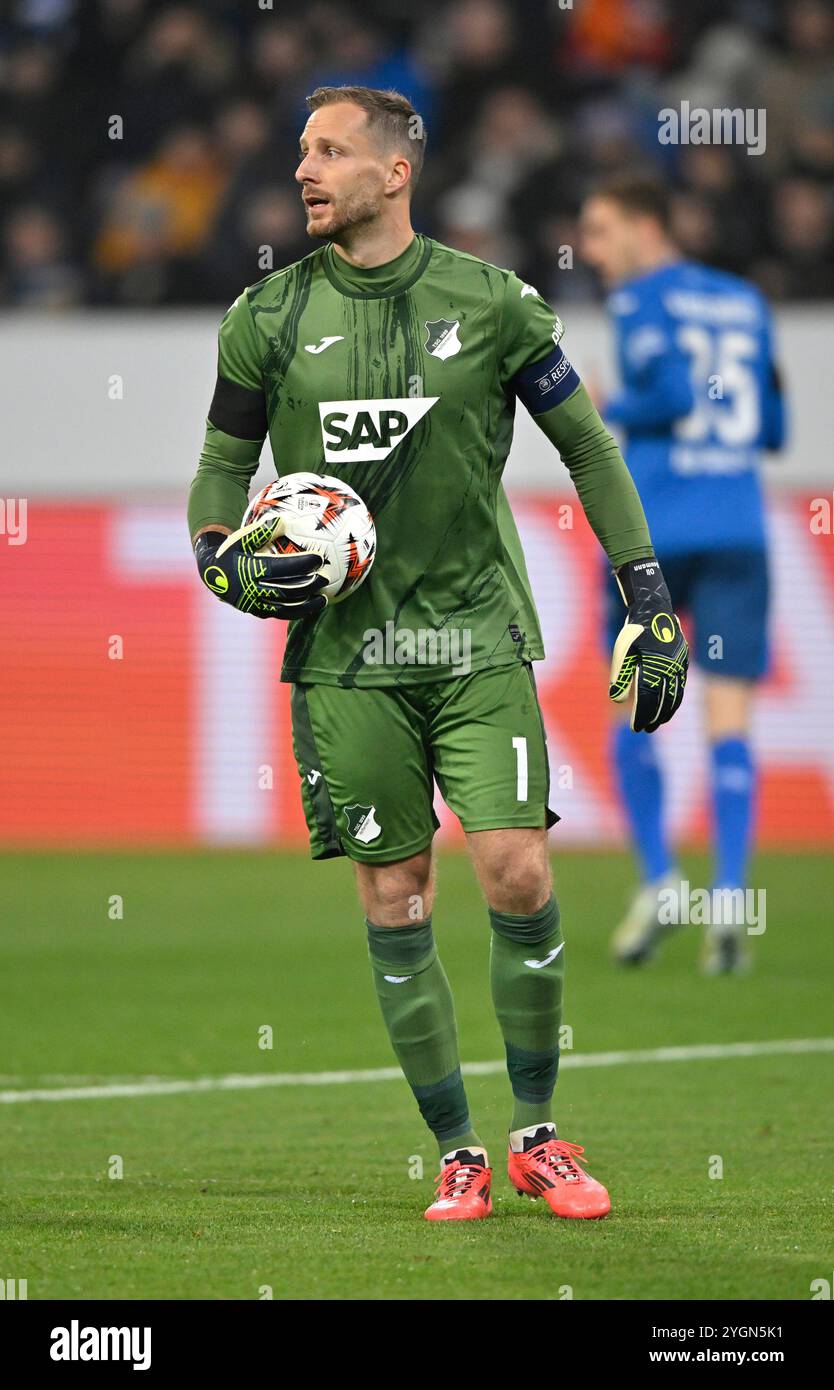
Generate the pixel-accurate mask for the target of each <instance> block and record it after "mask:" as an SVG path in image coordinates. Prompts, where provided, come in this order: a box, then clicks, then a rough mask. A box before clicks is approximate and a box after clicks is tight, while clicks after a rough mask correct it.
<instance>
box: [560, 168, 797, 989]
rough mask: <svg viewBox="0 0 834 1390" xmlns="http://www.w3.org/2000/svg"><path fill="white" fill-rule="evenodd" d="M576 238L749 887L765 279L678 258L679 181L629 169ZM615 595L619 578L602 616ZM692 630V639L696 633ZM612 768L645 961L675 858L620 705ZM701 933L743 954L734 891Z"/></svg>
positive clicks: (764, 582) (761, 548) (724, 851)
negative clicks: (607, 339)
mask: <svg viewBox="0 0 834 1390" xmlns="http://www.w3.org/2000/svg"><path fill="white" fill-rule="evenodd" d="M581 237H582V254H583V256H584V258H585V259H586V260H587V261H588V262H589V263H590V264H591V265H593V266H594V267H595V268H596V270H597V271H598V272H599V274H600V275H601V278H602V279H603V281H604V283H605V284H606V286H607V287H608V288H609V289H610V291H611V293H610V295H609V298H608V303H607V307H608V311H609V313H610V315H611V319H612V322H613V325H614V330H615V333H616V344H617V359H618V368H619V374H620V381H621V385H620V389H619V390H618V391H616V392H615V394H614V395H612V396H611V397H610V398H609V399H608V400H607V401H604V402H602V404H601V414H602V416H603V418H604V419H605V420H606V421H607V423H608V424H611V425H615V426H617V427H619V429H620V430H622V432H623V434H624V436H625V440H626V447H625V449H624V453H625V457H626V462H627V463H628V466H629V469H630V471H631V474H632V476H633V478H634V481H635V482H636V484H637V488H638V491H639V493H640V497H641V499H642V502H643V506H644V508H645V511H646V516H647V518H648V522H649V526H650V529H651V533H652V537H653V539H654V544H655V549H656V552H657V555H658V558H659V560H660V563H661V566H662V568H663V572H664V574H665V576H666V579H667V582H668V585H669V590H670V592H671V594H672V599H673V602H674V604H675V607H676V608H677V610H678V611H682V612H684V613H688V615H689V625H688V631H689V636H690V641H691V644H692V647H693V651H694V655H695V660H696V663H697V664H698V666H699V668H700V671H701V674H702V677H703V680H704V701H705V711H704V713H705V724H706V734H707V738H708V740H709V749H710V760H711V793H712V826H713V842H714V853H715V866H714V875H713V882H712V887H713V889H719V890H720V889H724V890H735V889H740V888H744V886H745V877H746V870H747V861H748V856H749V851H750V844H751V835H752V827H753V818H754V793H755V763H754V757H753V752H752V750H751V745H750V723H751V708H752V700H753V694H754V691H755V686H756V682H757V681H759V680H760V679H761V678H762V677H763V676H764V675H765V673H766V670H767V665H768V642H767V613H768V557H767V535H766V524H765V508H764V499H763V496H762V488H761V483H760V479H759V473H758V466H759V462H760V457H761V452H762V450H765V449H772V450H776V449H780V448H781V447H782V445H783V442H784V438H785V409H784V403H783V397H782V391H781V389H780V384H779V377H778V372H777V369H776V366H775V362H774V351H773V342H772V329H771V319H770V313H769V309H768V306H767V304H766V302H765V300H764V298H763V296H762V294H761V293H760V291H759V290H758V289H756V288H755V287H754V286H753V285H750V284H748V283H746V282H745V281H744V280H741V279H739V278H738V277H737V276H735V275H730V274H727V273H725V272H723V271H719V270H713V269H710V268H709V267H707V266H703V265H698V264H695V263H693V262H691V261H686V260H684V259H682V257H681V254H680V252H679V250H678V249H677V247H676V246H675V244H674V242H673V239H672V236H671V233H670V200H669V194H668V191H667V190H666V189H665V188H664V187H663V186H661V185H659V184H656V183H654V182H653V181H651V180H649V179H645V178H641V177H638V176H630V175H623V176H622V177H620V178H616V179H612V180H611V181H609V182H608V183H606V184H604V185H602V186H600V187H599V188H598V189H597V190H596V191H595V192H594V193H593V194H592V195H591V196H590V197H589V198H588V199H587V200H586V202H585V205H584V207H583V209H582V216H581ZM621 606H622V605H621V599H620V597H619V594H617V593H616V590H615V589H614V586H613V583H612V584H611V586H610V589H609V593H608V610H609V627H610V628H611V632H612V634H613V632H614V628H615V626H616V623H617V622H618V621H619V612H620V611H621ZM693 639H694V640H693ZM613 759H614V765H615V768H616V775H617V782H618V785H619V789H620V794H621V797H622V803H623V807H624V811H625V815H626V819H627V822H628V826H629V831H630V835H631V838H632V842H633V845H634V848H635V851H636V854H637V858H638V860H639V864H640V869H641V872H642V887H641V888H640V890H639V891H638V892H637V894H636V896H635V898H634V900H633V902H632V904H631V907H630V909H629V911H628V912H627V914H626V916H625V918H624V919H623V921H622V922H621V923H620V925H619V927H618V928H617V930H616V931H615V933H614V936H613V939H612V949H613V952H614V955H615V957H616V958H617V959H618V960H619V961H621V962H622V963H624V964H626V963H628V964H637V963H640V962H642V961H644V960H646V959H648V957H649V956H651V955H652V954H653V952H654V951H655V949H656V948H657V945H658V943H659V941H660V939H661V938H662V937H663V936H664V935H665V934H666V933H667V932H668V930H669V929H670V928H669V926H667V925H666V924H665V920H664V919H665V917H666V916H667V915H668V914H666V913H664V912H659V903H660V902H663V901H665V896H664V897H663V898H661V897H660V896H659V895H661V894H662V893H663V890H664V889H673V890H675V891H680V875H679V874H678V872H677V870H676V867H675V857H674V851H673V849H672V847H671V846H670V843H669V833H668V827H667V823H666V818H665V815H664V797H663V778H662V774H661V769H660V766H659V763H658V757H657V743H656V742H654V741H653V740H652V739H650V738H648V737H647V736H646V734H644V733H634V732H632V730H631V728H630V727H629V724H628V723H627V722H625V721H623V720H620V721H618V723H617V725H616V727H615V729H614V733H613ZM712 901H713V904H717V905H719V906H718V907H716V906H714V907H713V910H712V912H711V918H712V920H711V922H710V924H709V926H708V927H707V931H706V937H705V942H704V952H703V965H704V968H705V969H706V970H707V971H708V972H709V973H723V972H726V971H731V970H737V969H741V968H743V967H744V965H745V954H744V951H743V945H742V943H743V931H744V928H743V925H742V924H741V922H740V921H739V920H738V916H739V914H738V912H737V910H731V911H727V910H725V911H723V912H722V911H721V910H720V904H721V903H724V904H726V905H727V906H729V905H730V904H731V903H733V904H734V905H736V904H738V902H739V901H740V899H739V895H738V894H737V893H736V894H735V896H734V898H731V897H730V894H729V893H715V892H714V893H713V895H712Z"/></svg>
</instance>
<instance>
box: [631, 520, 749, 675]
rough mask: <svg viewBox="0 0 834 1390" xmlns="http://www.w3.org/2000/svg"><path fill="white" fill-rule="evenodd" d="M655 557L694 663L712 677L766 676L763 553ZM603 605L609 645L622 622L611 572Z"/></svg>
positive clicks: (739, 551)
mask: <svg viewBox="0 0 834 1390" xmlns="http://www.w3.org/2000/svg"><path fill="white" fill-rule="evenodd" d="M658 559H659V560H660V566H661V569H662V570H663V577H664V579H665V580H666V583H667V584H668V585H669V593H670V594H671V595H672V603H673V604H674V606H675V612H676V613H678V614H679V615H680V617H681V619H682V622H683V628H684V632H685V633H686V637H687V640H688V642H689V645H690V647H691V649H692V657H693V660H694V662H695V664H696V665H697V666H699V667H700V668H701V669H702V670H703V671H705V672H707V674H709V675H711V676H730V677H734V678H735V679H737V680H759V679H760V678H761V677H762V676H764V675H766V673H767V669H768V659H769V654H768V641H767V614H768V599H769V580H768V563H767V552H766V551H764V550H762V549H760V548H757V549H755V550H710V551H704V552H702V553H693V554H689V555H669V556H666V557H665V558H664V556H662V555H660V556H658ZM606 603H607V615H606V618H607V629H608V643H609V649H610V648H611V647H612V646H613V644H614V641H615V638H616V636H617V633H618V632H619V630H620V628H621V627H622V625H623V622H624V621H625V609H624V607H623V600H622V598H621V597H620V591H619V589H618V588H617V584H616V581H615V580H614V578H613V576H610V577H609V581H608V593H607V597H606Z"/></svg>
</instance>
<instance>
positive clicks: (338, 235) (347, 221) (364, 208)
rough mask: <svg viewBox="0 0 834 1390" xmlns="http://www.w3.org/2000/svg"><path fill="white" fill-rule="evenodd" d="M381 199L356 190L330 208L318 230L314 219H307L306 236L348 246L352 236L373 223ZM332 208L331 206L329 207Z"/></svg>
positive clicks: (379, 210)
mask: <svg viewBox="0 0 834 1390" xmlns="http://www.w3.org/2000/svg"><path fill="white" fill-rule="evenodd" d="M382 204H383V199H382V197H381V196H380V195H378V194H375V193H371V192H370V191H369V190H366V189H356V190H355V192H353V193H350V194H348V196H347V197H346V198H345V199H344V200H343V201H342V202H341V203H340V205H339V207H338V208H335V207H332V211H331V215H330V217H329V218H328V219H327V225H326V226H324V227H321V228H319V227H318V226H317V225H316V222H315V220H314V219H310V218H308V219H307V234H308V236H311V237H315V238H317V239H319V240H321V241H338V242H339V243H341V244H349V243H350V241H351V240H352V237H353V234H354V233H356V232H358V231H361V230H364V229H365V228H366V227H368V226H369V225H370V224H371V223H373V222H375V221H376V219H377V218H378V217H379V215H380V213H381V211H382ZM331 206H332V205H331Z"/></svg>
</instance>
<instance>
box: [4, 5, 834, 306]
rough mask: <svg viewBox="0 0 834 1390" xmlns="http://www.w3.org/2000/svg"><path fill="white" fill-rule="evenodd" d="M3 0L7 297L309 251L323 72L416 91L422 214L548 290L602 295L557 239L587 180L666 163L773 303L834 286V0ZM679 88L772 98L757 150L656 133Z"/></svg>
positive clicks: (701, 221)
mask: <svg viewBox="0 0 834 1390" xmlns="http://www.w3.org/2000/svg"><path fill="white" fill-rule="evenodd" d="M3 13H4V16H5V17H4V18H2V19H0V219H2V247H1V249H0V300H2V302H3V303H5V304H7V305H12V306H24V307H42V308H61V307H64V306H72V305H77V304H112V305H125V306H142V305H168V304H199V303H224V302H228V301H229V300H231V299H233V298H234V297H235V295H236V294H237V293H238V292H239V290H240V289H241V287H242V286H243V285H244V284H247V283H251V282H252V281H254V280H257V279H260V277H261V275H263V274H264V273H265V270H264V268H263V262H262V261H261V262H260V263H259V260H258V253H259V248H261V247H264V246H268V247H271V248H272V249H273V257H274V259H273V266H274V267H275V268H278V267H280V266H281V265H284V264H287V263H288V262H290V261H292V260H294V259H295V258H297V257H298V256H299V255H305V254H306V253H307V252H308V251H309V250H310V249H311V246H310V242H309V241H308V239H307V237H306V235H305V233H304V227H303V220H302V217H301V208H300V201H299V196H298V192H297V189H296V186H295V185H294V183H293V179H292V174H293V172H294V168H295V162H296V154H297V140H298V134H299V131H300V129H301V126H302V125H303V122H304V119H305V115H306V112H305V107H304V96H305V94H306V93H307V92H310V91H312V89H313V88H314V87H315V86H317V85H319V84H320V83H329V82H337V83H342V82H360V83H367V84H369V85H371V86H376V87H396V88H398V89H399V90H401V91H403V92H405V93H406V95H408V96H409V97H410V98H411V100H412V101H413V102H414V104H415V105H416V106H417V108H418V109H419V110H420V111H421V112H422V113H423V115H424V116H425V119H426V123H427V127H428V132H429V154H428V162H427V166H426V169H425V171H424V174H423V178H422V182H421V186H420V190H419V193H418V196H417V200H416V206H415V225H416V226H417V227H418V228H419V229H420V230H422V231H426V232H428V233H429V234H431V235H433V236H436V237H438V238H439V239H440V240H442V241H445V242H448V243H450V244H451V245H454V246H457V247H460V248H462V249H464V250H468V251H471V252H473V253H474V254H476V255H478V256H482V257H484V258H485V259H486V260H489V261H493V262H496V263H498V264H500V265H512V266H514V267H515V268H516V269H518V270H519V272H520V273H521V274H522V275H523V276H524V277H525V278H526V279H528V280H531V281H532V282H533V283H534V284H536V285H537V286H538V288H539V289H540V290H541V291H542V293H544V294H546V295H549V296H550V297H552V298H553V299H555V300H557V301H558V302H559V303H564V302H565V301H566V300H582V299H590V298H593V297H595V296H596V295H597V294H598V292H599V291H598V287H597V285H596V282H595V280H594V278H593V276H592V275H591V274H590V273H589V272H588V271H587V270H585V269H584V268H583V267H582V266H581V264H580V263H579V261H578V260H577V261H576V262H575V263H574V265H573V268H572V269H568V268H566V267H565V260H566V257H565V254H564V252H561V248H564V247H571V246H573V245H574V243H575V240H576V234H575V217H576V212H577V208H578V205H579V202H580V200H581V198H582V196H583V194H584V193H585V192H586V191H587V190H588V188H589V187H590V186H591V185H592V183H593V182H594V181H595V179H597V178H598V177H599V176H601V175H605V174H606V173H608V172H612V171H619V170H622V169H632V170H634V169H637V168H639V169H643V170H646V169H653V170H655V171H656V172H657V173H659V174H662V175H664V176H666V177H668V178H669V179H670V180H671V181H672V183H673V185H674V187H675V189H676V197H675V204H674V209H675V211H674V216H675V225H676V231H677V235H678V237H679V240H680V242H681V244H682V246H683V248H684V250H685V251H686V252H687V253H689V254H691V255H693V256H696V257H699V258H701V259H704V260H707V261H709V262H711V263H713V264H716V265H720V266H723V267H726V268H728V269H731V270H736V271H740V272H742V273H745V274H748V275H751V276H753V277H754V278H755V279H756V280H757V281H758V282H759V283H760V284H761V285H762V286H763V287H764V288H765V289H766V291H767V292H768V293H769V294H771V295H772V296H773V297H774V298H776V299H797V300H809V299H817V298H820V297H825V296H834V7H832V4H831V3H830V0H688V3H686V4H681V3H674V0H573V3H572V5H571V4H569V3H568V0H420V3H419V4H416V5H415V4H414V3H413V0H363V3H362V4H361V5H356V4H350V5H348V4H342V3H338V2H334V0H309V3H304V4H298V5H288V4H286V3H284V0H274V4H272V5H270V0H236V3H230V2H227V0H200V3H196V2H195V3H187V0H186V2H185V3H183V2H180V3H171V0H9V2H8V3H7V4H6V5H5V6H4V7H3ZM683 99H687V100H689V101H690V102H692V104H693V105H697V106H703V107H706V108H708V109H712V108H715V107H725V106H726V107H738V106H742V107H752V108H765V110H766V112H767V145H766V152H765V153H764V154H763V155H761V156H754V155H748V154H747V153H746V151H745V150H744V149H743V148H739V147H737V146H721V145H712V146H706V145H689V146H681V147H676V146H662V145H660V144H659V142H658V138H657V134H658V111H659V109H660V108H662V107H665V106H673V107H674V106H678V105H679V104H680V102H681V100H683ZM114 117H120V118H121V121H120V122H119V121H114V120H113V118H114ZM114 136H115V137H116V138H113V137H114ZM560 259H561V266H560ZM268 268H269V267H267V269H268Z"/></svg>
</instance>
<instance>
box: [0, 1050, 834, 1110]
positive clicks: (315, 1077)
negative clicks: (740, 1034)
mask: <svg viewBox="0 0 834 1390" xmlns="http://www.w3.org/2000/svg"><path fill="white" fill-rule="evenodd" d="M807 1052H834V1038H788V1039H786V1040H784V1041H782V1042H740V1043H696V1044H695V1045H693V1046H691V1047H653V1048H642V1049H641V1048H638V1049H635V1050H633V1051H630V1052H585V1053H577V1054H576V1056H574V1055H572V1054H571V1053H567V1054H563V1056H562V1058H561V1060H560V1063H559V1065H560V1068H563V1067H569V1068H571V1067H623V1066H631V1065H643V1064H645V1063H647V1062H707V1061H713V1060H716V1059H717V1060H722V1059H724V1058H727V1057H782V1056H791V1055H796V1054H798V1053H807ZM505 1067H506V1062H504V1061H503V1060H501V1061H495V1062H465V1063H464V1064H463V1066H462V1067H461V1071H462V1072H463V1074H464V1076H494V1075H496V1074H498V1073H500V1072H503V1071H504V1069H505ZM401 1079H402V1072H401V1071H400V1069H399V1067H373V1068H370V1069H368V1070H365V1071H308V1072H303V1071H299V1072H295V1071H290V1072H271V1073H267V1074H265V1075H257V1074H254V1075H253V1074H249V1075H234V1074H232V1075H230V1076H203V1077H192V1078H186V1077H183V1078H182V1079H181V1080H174V1081H165V1080H163V1079H162V1078H161V1077H148V1078H145V1079H144V1080H140V1081H129V1082H128V1081H125V1082H115V1083H113V1084H109V1083H104V1084H101V1085H97V1086H61V1087H59V1088H57V1089H52V1090H37V1091H0V1104H4V1105H16V1104H20V1103H21V1102H23V1101H36V1100H43V1101H48V1100H114V1099H120V1098H130V1097H133V1096H175V1095H185V1094H187V1093H189V1092H195V1091H255V1090H260V1089H262V1088H263V1087H265V1086H348V1085H351V1084H355V1083H362V1082H365V1081H398V1080H401Z"/></svg>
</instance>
